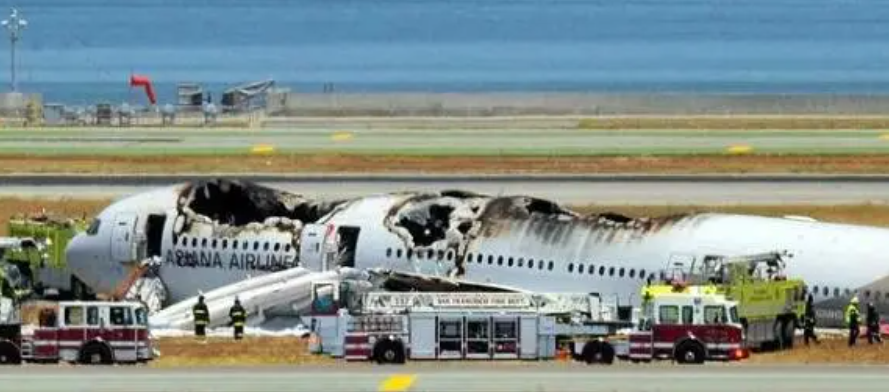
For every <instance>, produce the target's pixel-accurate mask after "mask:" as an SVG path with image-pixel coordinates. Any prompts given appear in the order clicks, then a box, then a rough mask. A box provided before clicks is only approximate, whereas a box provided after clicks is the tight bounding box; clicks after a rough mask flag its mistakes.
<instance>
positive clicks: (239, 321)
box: [228, 297, 247, 340]
mask: <svg viewBox="0 0 889 392" xmlns="http://www.w3.org/2000/svg"><path fill="white" fill-rule="evenodd" d="M228 316H229V317H230V318H231V323H232V326H233V327H234V333H235V340H241V338H242V337H243V336H244V322H245V321H247V312H246V311H245V310H244V307H243V306H241V301H240V300H239V299H238V298H237V297H235V304H234V305H232V307H231V309H230V310H229V311H228Z"/></svg>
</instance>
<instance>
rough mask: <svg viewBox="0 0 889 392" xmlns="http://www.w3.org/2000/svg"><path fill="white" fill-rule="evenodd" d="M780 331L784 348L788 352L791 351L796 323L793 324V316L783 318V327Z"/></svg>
mask: <svg viewBox="0 0 889 392" xmlns="http://www.w3.org/2000/svg"><path fill="white" fill-rule="evenodd" d="M782 330H783V335H784V348H785V349H788V350H791V349H793V341H794V339H795V337H796V336H795V333H796V323H795V322H794V319H793V315H790V316H788V317H784V327H783V328H782Z"/></svg>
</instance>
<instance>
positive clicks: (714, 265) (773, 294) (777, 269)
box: [643, 251, 806, 349]
mask: <svg viewBox="0 0 889 392" xmlns="http://www.w3.org/2000/svg"><path fill="white" fill-rule="evenodd" d="M791 257H793V255H791V254H790V253H788V252H786V251H774V252H766V253H760V254H752V255H744V256H735V257H725V256H712V255H711V256H706V257H704V258H703V259H701V260H695V259H691V260H673V261H672V263H671V265H670V266H669V267H668V269H667V270H665V271H663V272H662V273H661V279H660V282H657V283H656V284H652V285H649V286H647V287H645V288H643V295H646V293H648V294H647V295H652V294H657V293H675V292H681V291H683V290H708V293H716V294H724V295H725V296H726V297H728V299H731V300H735V301H738V316H739V318H740V320H741V324H742V325H743V326H744V330H745V337H746V343H747V346H748V347H750V348H754V349H771V348H776V349H781V348H792V347H793V338H794V332H795V330H796V328H797V327H798V326H799V324H800V323H799V321H800V320H801V318H802V316H803V314H804V312H805V292H806V284H805V282H804V281H802V280H800V279H791V278H788V276H787V275H786V272H785V269H786V262H785V259H788V258H791Z"/></svg>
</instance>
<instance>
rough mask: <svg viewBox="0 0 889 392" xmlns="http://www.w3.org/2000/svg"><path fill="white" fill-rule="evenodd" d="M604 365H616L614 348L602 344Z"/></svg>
mask: <svg viewBox="0 0 889 392" xmlns="http://www.w3.org/2000/svg"><path fill="white" fill-rule="evenodd" d="M601 359H602V363H604V364H606V365H611V364H613V363H614V346H612V345H611V344H610V343H602V357H601Z"/></svg>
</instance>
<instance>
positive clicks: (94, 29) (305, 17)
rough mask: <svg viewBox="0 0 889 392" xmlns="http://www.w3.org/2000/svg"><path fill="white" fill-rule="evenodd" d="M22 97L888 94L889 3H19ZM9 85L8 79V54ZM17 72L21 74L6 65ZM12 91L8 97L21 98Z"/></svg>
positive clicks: (3, 74)
mask: <svg viewBox="0 0 889 392" xmlns="http://www.w3.org/2000/svg"><path fill="white" fill-rule="evenodd" d="M2 5H4V6H6V7H7V9H6V10H3V9H0V12H2V15H4V16H5V15H8V7H11V6H13V5H15V6H17V7H18V8H19V10H20V12H21V13H22V14H23V15H24V17H25V18H26V19H27V20H28V22H29V24H30V25H29V27H28V28H27V30H26V31H25V32H24V34H23V37H22V40H21V41H20V43H19V68H18V69H19V85H20V89H21V90H23V91H37V92H41V93H43V94H44V95H45V97H46V99H47V100H49V101H65V102H86V101H94V100H97V99H102V100H111V101H112V102H120V101H124V100H137V101H138V100H140V99H142V100H144V97H143V96H142V94H141V92H138V91H131V90H130V89H129V87H128V85H127V81H128V78H129V75H130V74H131V73H139V74H144V75H148V76H149V77H150V78H152V80H153V81H154V83H155V85H156V89H157V90H158V95H159V97H160V100H161V101H167V102H169V101H171V100H173V99H174V96H173V94H174V86H175V84H176V83H180V82H196V83H202V84H204V85H205V86H206V87H207V88H209V89H210V90H212V91H214V95H217V94H218V92H220V91H221V90H222V89H223V88H224V87H225V86H230V85H234V84H237V83H241V82H246V81H257V80H263V79H266V78H272V79H275V80H276V81H277V83H278V84H279V85H281V86H287V87H291V88H292V89H293V90H295V91H306V92H321V91H322V89H323V86H324V84H325V83H333V84H334V87H335V89H336V90H337V91H342V92H356V91H360V92H373V91H436V92H438V91H450V92H459V91H571V92H578V91H595V92H650V91H669V92H707V93H745V92H767V93H771V92H778V93H889V1H886V0H19V1H18V2H17V4H16V2H10V1H8V0H4V1H3V4H2ZM3 47H4V48H6V50H0V81H4V82H5V81H7V80H8V79H9V69H8V68H9V67H8V63H9V51H8V41H6V42H4V43H3ZM2 65H6V66H2ZM8 88H9V87H8V86H7V85H5V84H4V85H0V89H3V90H6V89H8Z"/></svg>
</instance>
